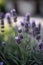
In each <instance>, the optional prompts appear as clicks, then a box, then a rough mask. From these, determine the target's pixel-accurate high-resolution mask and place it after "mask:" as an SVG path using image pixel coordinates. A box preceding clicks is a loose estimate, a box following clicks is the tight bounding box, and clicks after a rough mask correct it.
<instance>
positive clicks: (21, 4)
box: [0, 0, 43, 16]
mask: <svg viewBox="0 0 43 65" xmlns="http://www.w3.org/2000/svg"><path fill="white" fill-rule="evenodd" d="M13 8H15V9H16V11H17V14H18V15H25V13H26V12H30V13H31V15H32V16H43V0H0V11H2V12H4V13H6V12H8V11H10V10H11V9H13Z"/></svg>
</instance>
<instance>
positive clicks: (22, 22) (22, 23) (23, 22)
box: [21, 17, 25, 26]
mask: <svg viewBox="0 0 43 65" xmlns="http://www.w3.org/2000/svg"><path fill="white" fill-rule="evenodd" d="M24 24H25V17H23V19H22V20H21V26H24Z"/></svg>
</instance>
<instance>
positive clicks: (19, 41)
mask: <svg viewBox="0 0 43 65" xmlns="http://www.w3.org/2000/svg"><path fill="white" fill-rule="evenodd" d="M15 40H16V42H17V43H18V44H20V43H21V39H20V37H18V36H17V37H15Z"/></svg>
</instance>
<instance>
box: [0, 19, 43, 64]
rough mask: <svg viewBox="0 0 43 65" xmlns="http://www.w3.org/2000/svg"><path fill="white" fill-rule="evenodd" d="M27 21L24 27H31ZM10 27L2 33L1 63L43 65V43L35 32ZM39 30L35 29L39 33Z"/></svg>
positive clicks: (0, 41) (0, 39)
mask: <svg viewBox="0 0 43 65" xmlns="http://www.w3.org/2000/svg"><path fill="white" fill-rule="evenodd" d="M26 23H27V21H26V20H25V21H24V28H25V29H26V30H27V29H31V26H30V23H29V27H28V24H26ZM25 25H26V26H25ZM21 26H22V25H21ZM8 29H9V31H8V30H5V32H4V33H3V34H2V33H0V65H1V64H2V65H43V50H42V49H43V43H41V42H40V41H37V40H36V37H34V36H33V34H32V35H30V34H29V33H26V32H25V31H24V32H23V30H22V27H20V28H18V27H15V28H14V29H12V28H8ZM32 30H34V29H33V28H32ZM38 30H39V28H38ZM38 30H37V29H35V30H34V31H35V32H37V33H38ZM28 31H30V30H28ZM35 34H36V33H35ZM36 36H37V35H36ZM1 62H2V63H1Z"/></svg>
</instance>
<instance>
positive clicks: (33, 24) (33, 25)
mask: <svg viewBox="0 0 43 65" xmlns="http://www.w3.org/2000/svg"><path fill="white" fill-rule="evenodd" d="M35 26H36V24H35V21H34V20H33V21H32V28H34V27H35Z"/></svg>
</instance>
